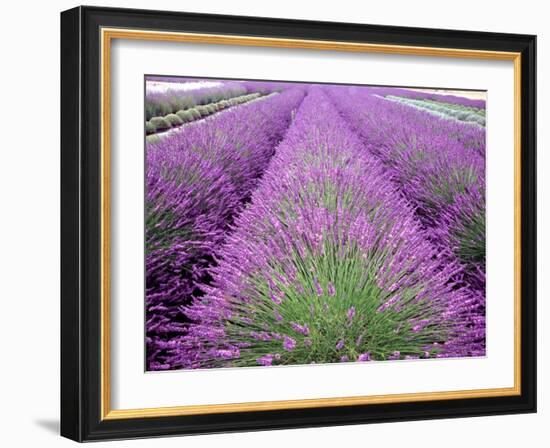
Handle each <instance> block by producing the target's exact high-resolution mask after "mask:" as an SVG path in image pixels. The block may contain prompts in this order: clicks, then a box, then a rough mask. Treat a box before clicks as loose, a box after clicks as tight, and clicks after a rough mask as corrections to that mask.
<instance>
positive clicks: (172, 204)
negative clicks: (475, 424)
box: [61, 7, 536, 441]
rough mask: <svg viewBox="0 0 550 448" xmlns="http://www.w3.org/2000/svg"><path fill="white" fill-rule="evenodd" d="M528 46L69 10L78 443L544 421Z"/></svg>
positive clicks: (70, 240)
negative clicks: (440, 421)
mask: <svg viewBox="0 0 550 448" xmlns="http://www.w3.org/2000/svg"><path fill="white" fill-rule="evenodd" d="M535 44H536V37H535V36H531V35H516V34H496V33H486V32H474V31H454V30H453V31H450V30H436V29H419V28H403V27H393V26H379V25H376V26H374V25H360V24H350V23H329V22H311V21H295V20H281V19H267V18H252V17H231V16H217V15H203V14H188V13H181V12H178V13H175V12H174V13H172V12H161V11H142V10H124V9H109V8H96V7H78V8H75V9H71V10H68V11H65V12H63V13H62V14H61V105H62V114H61V182H62V187H61V235H62V247H61V252H62V260H61V276H62V279H61V281H62V288H61V313H62V316H61V317H62V328H61V353H62V359H61V433H62V435H63V436H65V437H68V438H71V439H73V440H77V441H91V440H102V439H120V438H137V437H153V436H161V435H185V434H196V433H209V432H229V431H246V430H259V429H277V428H296V427H311V426H327V425H340V424H359V423H369V422H386V421H387V422H390V421H400V420H413V419H432V418H448V417H463V416H478V415H496V414H509V413H527V412H535V411H536V192H535V186H536V179H535V172H536V170H535V162H536V157H535V132H536V119H535V109H536V108H535V104H536V97H535V92H536V83H535V74H536V69H535V53H536V52H535Z"/></svg>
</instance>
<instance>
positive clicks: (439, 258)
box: [172, 87, 484, 368]
mask: <svg viewBox="0 0 550 448" xmlns="http://www.w3.org/2000/svg"><path fill="white" fill-rule="evenodd" d="M325 92H326V93H325ZM348 93H349V92H346V91H345V89H343V88H336V87H335V88H326V87H325V88H321V87H312V88H310V90H309V93H308V95H307V97H306V99H305V100H304V101H303V102H302V105H301V107H300V109H299V110H298V112H297V114H296V118H295V120H294V122H293V124H292V126H291V127H290V129H289V130H288V131H287V133H286V136H285V139H284V140H283V142H282V143H281V144H280V145H279V146H278V148H277V152H276V155H275V156H274V158H273V159H272V161H271V163H270V165H269V168H268V169H267V171H266V172H265V174H264V176H263V178H262V180H261V182H260V184H259V186H258V188H257V189H256V190H255V191H254V192H253V194H252V198H251V202H250V204H249V205H248V206H247V207H246V208H245V209H244V210H243V211H242V212H241V213H240V214H239V215H238V217H237V218H236V220H235V223H234V225H233V226H232V228H231V232H230V233H229V235H228V236H227V238H226V240H225V243H224V245H223V247H222V249H221V250H220V251H219V253H218V254H217V260H218V263H217V264H216V266H215V267H213V268H211V269H210V271H209V272H210V274H211V275H212V279H211V281H210V285H204V286H203V287H202V289H203V291H205V292H206V294H205V295H204V296H202V297H197V298H196V299H195V300H194V302H193V304H192V305H191V306H188V307H186V308H185V313H186V315H187V317H188V318H190V319H191V320H192V322H191V323H190V324H189V325H188V329H187V331H186V334H185V335H184V336H183V337H181V338H178V339H177V341H175V344H174V345H173V347H172V354H173V355H174V357H173V358H172V361H173V365H176V366H181V367H184V368H205V367H222V366H252V365H272V364H298V363H310V362H346V361H369V360H386V359H402V358H419V357H423V358H428V357H445V356H470V355H479V354H483V353H484V345H483V334H484V314H483V310H481V308H480V303H481V301H480V298H479V296H480V288H477V289H476V288H471V287H470V286H469V284H468V283H467V282H465V280H464V276H465V274H464V272H465V267H464V265H465V263H471V265H472V266H471V268H469V272H470V273H472V272H473V271H474V267H476V268H477V267H479V266H477V265H476V263H477V260H470V259H467V260H464V259H462V258H461V253H460V251H458V252H457V250H458V249H457V247H455V246H456V245H455V244H450V247H452V248H453V249H454V250H455V251H454V252H452V251H448V250H442V248H444V247H445V245H448V244H449V243H448V242H446V241H445V238H452V237H456V238H458V239H459V240H460V241H462V239H461V237H460V233H459V232H455V231H454V230H453V228H452V225H453V224H456V225H458V223H460V225H465V224H464V223H465V222H466V221H465V220H464V219H463V218H462V217H457V216H455V214H454V212H455V210H454V208H453V207H455V208H458V207H459V204H461V202H460V201H461V200H466V199H461V198H462V197H463V196H464V198H466V195H470V194H478V195H481V196H482V190H481V189H478V190H476V189H475V186H479V185H482V182H483V176H484V174H483V173H484V172H483V170H482V169H481V167H482V161H483V156H482V154H483V153H484V143H483V142H482V141H478V140H477V138H478V135H477V134H476V133H475V132H474V131H471V130H470V129H467V130H466V131H465V132H462V131H464V129H457V128H454V127H453V126H454V125H453V124H451V123H448V122H447V123H446V124H445V126H447V127H446V128H445V129H444V130H441V129H440V128H439V125H440V123H437V124H435V125H434V124H433V123H432V122H433V120H434V117H431V116H429V119H426V116H420V115H415V113H417V111H414V110H412V109H410V108H409V110H406V109H404V108H406V106H401V105H399V104H393V103H389V102H386V100H384V99H380V98H376V97H375V96H373V95H370V94H361V96H360V97H358V95H357V92H354V94H353V95H348ZM327 94H328V96H327ZM338 111H340V112H341V113H342V116H340V114H339V113H338ZM409 112H414V113H409ZM375 116H377V118H376V119H374V117H375ZM423 122H427V123H423ZM348 123H351V127H350V126H349V125H348ZM394 134H397V136H399V137H402V138H397V137H396V135H394ZM424 135H425V138H424V137H423V136H424ZM438 145H439V146H438ZM466 145H469V146H471V147H468V148H466V147H465V146H466ZM443 146H445V148H444V147H443ZM446 148H449V156H448V157H449V159H448V160H447V159H444V158H443V156H442V157H441V158H437V157H435V153H436V152H437V151H438V150H440V151H441V152H445V151H447V149H446ZM459 150H460V151H462V152H461V153H460V157H459ZM466 150H468V153H466V152H465V151H466ZM424 152H425V154H424ZM222 156H223V155H222V154H220V157H222ZM438 170H439V171H438ZM469 181H471V182H470V183H468V182H469ZM474 192H477V193H474ZM461 195H463V196H461ZM472 213H474V214H475V213H478V210H474V211H473V212H472ZM476 216H477V215H476ZM447 220H448V222H447ZM443 222H445V223H446V226H447V228H448V229H449V231H448V232H447V233H442V232H437V231H436V230H435V229H436V228H437V226H438V225H440V224H441V223H443ZM483 222H484V220H483ZM430 229H431V230H430ZM470 230H471V229H470ZM465 253H468V256H469V251H466V252H465ZM480 270H481V269H480ZM476 275H477V274H476ZM480 282H481V280H480Z"/></svg>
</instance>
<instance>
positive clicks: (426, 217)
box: [329, 89, 485, 355]
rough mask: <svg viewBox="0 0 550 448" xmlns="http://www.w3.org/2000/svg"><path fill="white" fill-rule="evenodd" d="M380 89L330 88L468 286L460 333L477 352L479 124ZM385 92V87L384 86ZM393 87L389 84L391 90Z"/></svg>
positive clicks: (480, 337) (481, 337)
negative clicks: (383, 94)
mask: <svg viewBox="0 0 550 448" xmlns="http://www.w3.org/2000/svg"><path fill="white" fill-rule="evenodd" d="M380 90H381V89H363V90H361V92H357V91H354V90H350V89H343V90H342V89H330V90H329V92H330V95H331V98H332V99H333V101H334V103H335V105H336V107H337V109H338V110H339V111H340V113H342V115H343V116H344V117H345V119H346V120H347V121H348V123H350V124H351V126H352V127H353V128H354V130H355V131H356V132H357V133H358V134H359V135H360V136H361V138H362V141H363V143H364V144H365V146H366V148H367V150H368V151H369V152H370V153H371V154H374V155H375V156H376V157H378V158H379V159H380V160H381V161H382V162H383V163H384V165H385V166H386V169H387V172H388V173H389V175H390V176H392V177H393V178H394V180H395V182H396V183H397V184H398V186H399V188H400V190H401V192H402V194H403V196H404V197H405V198H406V199H407V201H408V202H409V203H410V204H412V205H413V207H414V209H415V214H416V216H417V217H418V218H419V220H420V222H421V224H422V227H423V230H424V233H425V234H426V236H427V237H428V239H429V240H430V241H431V243H432V244H433V245H435V246H436V247H437V248H438V250H439V251H440V253H441V254H442V256H444V257H446V258H447V259H448V260H449V261H450V262H453V263H455V262H456V263H458V264H459V265H460V266H461V269H460V271H459V272H458V273H457V275H456V276H455V277H454V278H453V280H454V281H455V282H456V283H457V284H460V285H462V286H464V287H465V288H467V290H469V291H470V296H471V301H469V307H468V308H467V309H465V310H464V311H465V313H466V314H465V315H464V316H463V317H464V318H465V319H467V320H468V321H469V324H468V326H469V328H471V329H472V331H471V332H468V336H467V335H463V336H462V340H463V342H467V343H468V344H469V346H470V349H471V354H474V355H479V354H483V353H484V352H485V130H484V129H483V128H480V127H478V126H473V125H470V124H465V123H460V122H456V121H449V120H445V119H438V118H436V117H434V116H432V115H430V114H429V113H427V112H423V111H420V110H418V109H415V108H411V107H409V106H407V105H404V104H399V103H395V102H390V101H387V100H385V99H383V98H380V96H379V93H380ZM388 90H390V89H388ZM392 90H393V89H392Z"/></svg>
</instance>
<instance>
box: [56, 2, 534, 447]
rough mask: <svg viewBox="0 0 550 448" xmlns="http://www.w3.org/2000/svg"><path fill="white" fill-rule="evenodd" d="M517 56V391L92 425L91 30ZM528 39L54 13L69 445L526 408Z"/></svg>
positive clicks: (94, 205)
mask: <svg viewBox="0 0 550 448" xmlns="http://www.w3.org/2000/svg"><path fill="white" fill-rule="evenodd" d="M102 27H109V28H127V29H144V30H151V29H154V30H160V31H176V32H177V31H179V32H195V33H204V34H230V35H231V34H232V35H246V36H254V37H274V38H289V39H312V40H331V41H342V42H364V43H378V44H390V45H405V46H420V47H439V48H461V49H472V50H488V51H507V52H518V53H521V395H517V396H505V397H492V398H472V399H458V400H438V401H426V402H413V403H392V404H369V405H358V406H338V407H326V408H312V409H290V410H278V411H253V412H238V413H225V414H207V415H191V416H176V417H151V418H137V419H120V420H101V371H100V370H101V347H100V335H101V312H100V311H101V284H100V280H101V271H100V262H101V248H100V234H101V201H100V200H101V196H100V194H101V191H100V188H101V184H100V170H101V160H100V155H101V150H100V147H101V145H100V143H101V142H100V131H101V121H100V105H101V83H100V77H101V73H100V67H101V59H100V57H101V55H100V53H101V51H100V50H101V42H100V28H102ZM536 218H537V216H536V36H533V35H519V34H504V33H487V32H473V31H456V30H439V29H424V28H407V27H393V26H381V25H362V24H351V23H333V22H316V21H303V20H283V19H272V18H256V17H241V16H223V15H210V14H194V13H181V12H168V11H147V10H135V9H119V8H99V7H85V6H81V7H77V8H74V9H70V10H68V11H64V12H63V13H61V435H62V436H64V437H67V438H70V439H73V440H75V441H79V442H82V441H93V440H106V439H128V438H143V437H155V436H167V435H185V434H203V433H215V432H235V431H253V430H267V429H283V428H300V427H316V426H333V425H343V424H364V423H379V422H389V421H406V420H420V419H436V418H454V417H470V416H482V415H499V414H512V413H530V412H536V373H537V372H536V331H537V330H536V323H537V322H536V297H537V296H536V269H537V255H536Z"/></svg>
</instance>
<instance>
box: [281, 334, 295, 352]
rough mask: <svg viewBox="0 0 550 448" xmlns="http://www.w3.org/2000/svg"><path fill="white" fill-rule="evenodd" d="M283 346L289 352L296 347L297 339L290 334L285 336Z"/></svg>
mask: <svg viewBox="0 0 550 448" xmlns="http://www.w3.org/2000/svg"><path fill="white" fill-rule="evenodd" d="M283 348H284V349H285V350H286V351H287V352H291V351H292V350H294V349H295V348H296V340H295V339H293V338H291V337H290V336H284V342H283Z"/></svg>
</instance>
